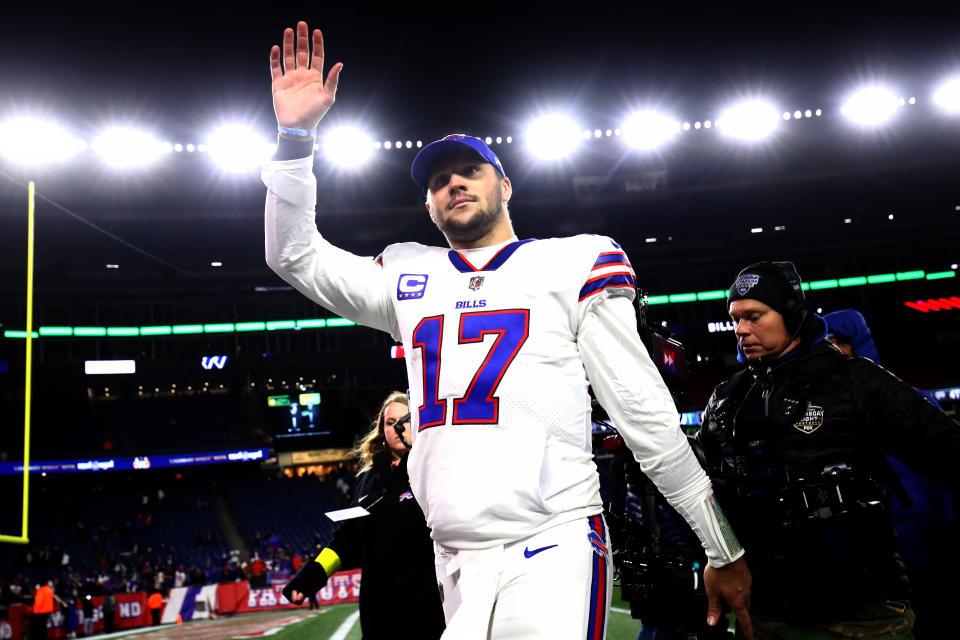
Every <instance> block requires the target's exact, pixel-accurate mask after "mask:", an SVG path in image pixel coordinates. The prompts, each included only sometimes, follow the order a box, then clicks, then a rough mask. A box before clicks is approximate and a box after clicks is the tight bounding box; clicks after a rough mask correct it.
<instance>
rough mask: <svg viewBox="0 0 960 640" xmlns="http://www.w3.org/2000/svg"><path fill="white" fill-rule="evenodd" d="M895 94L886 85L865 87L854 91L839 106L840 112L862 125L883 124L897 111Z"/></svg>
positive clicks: (897, 100)
mask: <svg viewBox="0 0 960 640" xmlns="http://www.w3.org/2000/svg"><path fill="white" fill-rule="evenodd" d="M898 103H899V99H898V98H897V94H895V93H894V92H893V91H891V90H890V89H888V88H887V87H866V88H863V89H860V90H858V91H856V92H854V93H853V94H852V95H851V96H850V97H849V98H847V101H846V102H845V103H844V104H843V106H842V107H841V108H840V112H841V113H842V114H843V115H845V116H846V117H847V118H849V119H850V120H851V121H852V122H855V123H857V124H860V125H864V126H876V125H880V124H883V123H884V122H887V121H888V120H890V118H892V117H893V114H895V113H896V112H897V106H898Z"/></svg>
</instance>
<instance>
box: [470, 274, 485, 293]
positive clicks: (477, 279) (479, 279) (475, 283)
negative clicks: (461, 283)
mask: <svg viewBox="0 0 960 640" xmlns="http://www.w3.org/2000/svg"><path fill="white" fill-rule="evenodd" d="M467 286H468V287H470V291H476V290H477V289H479V288H480V287H481V286H483V276H473V277H472V278H470V284H469V285H467Z"/></svg>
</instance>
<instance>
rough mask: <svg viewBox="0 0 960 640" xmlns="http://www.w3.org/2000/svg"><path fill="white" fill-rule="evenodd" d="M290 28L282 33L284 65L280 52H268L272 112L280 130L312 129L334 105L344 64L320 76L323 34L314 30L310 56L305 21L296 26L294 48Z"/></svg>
mask: <svg viewBox="0 0 960 640" xmlns="http://www.w3.org/2000/svg"><path fill="white" fill-rule="evenodd" d="M293 35H294V34H293V29H290V28H287V29H285V30H284V31H283V52H282V53H283V66H282V67H281V65H280V57H281V50H280V47H278V46H277V45H274V46H273V48H271V49H270V75H271V76H272V77H273V110H274V112H275V113H276V114H277V124H279V125H280V126H281V127H290V128H294V129H307V130H311V131H312V130H313V129H316V128H317V124H318V123H319V122H320V119H321V118H323V115H324V114H325V113H326V112H327V111H328V110H329V109H330V107H332V106H333V102H334V100H335V99H336V96H337V83H338V82H339V81H340V70H341V69H342V68H343V63H341V62H338V63H337V64H335V65H333V66H332V67H331V68H330V71H329V73H327V77H326V79H324V77H323V34H322V33H320V30H319V29H314V30H313V54H312V55H311V53H310V42H309V40H308V35H309V31H308V29H307V23H306V22H303V21H301V22H298V23H297V34H296V35H297V40H296V46H294V40H293Z"/></svg>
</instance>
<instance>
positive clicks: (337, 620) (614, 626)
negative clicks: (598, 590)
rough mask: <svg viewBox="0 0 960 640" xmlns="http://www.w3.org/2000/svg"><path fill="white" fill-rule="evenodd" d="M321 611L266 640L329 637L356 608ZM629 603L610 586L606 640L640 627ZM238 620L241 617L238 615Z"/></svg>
mask: <svg viewBox="0 0 960 640" xmlns="http://www.w3.org/2000/svg"><path fill="white" fill-rule="evenodd" d="M322 611H324V612H323V613H321V614H317V615H314V616H311V617H309V618H307V619H305V620H303V621H301V622H296V623H294V624H291V625H288V626H286V627H284V628H283V629H282V630H281V631H279V632H277V633H276V634H274V635H273V636H270V640H329V639H331V638H333V636H334V634H336V633H337V632H338V631H340V632H341V633H342V629H341V627H342V625H343V623H344V621H345V620H347V619H348V618H349V617H350V616H351V615H352V614H353V613H355V612H356V611H357V605H355V604H340V605H334V606H330V607H324V608H323V610H322ZM629 611H630V604H629V603H628V602H624V601H622V600H620V587H618V586H614V589H613V610H612V611H611V612H610V618H609V620H608V622H607V638H608V639H609V640H634V638H636V637H637V632H638V631H639V630H640V621H639V620H634V619H633V618H631V617H630V613H629ZM237 620H238V621H241V620H242V617H240V616H238V618H237ZM337 638H338V639H339V640H360V621H359V620H356V621H355V622H354V624H353V625H352V627H350V630H349V631H348V632H347V633H346V635H338V636H337Z"/></svg>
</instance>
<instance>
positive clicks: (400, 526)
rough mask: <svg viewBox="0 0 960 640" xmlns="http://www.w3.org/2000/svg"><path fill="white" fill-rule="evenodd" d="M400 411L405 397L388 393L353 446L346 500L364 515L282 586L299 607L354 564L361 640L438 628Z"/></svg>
mask: <svg viewBox="0 0 960 640" xmlns="http://www.w3.org/2000/svg"><path fill="white" fill-rule="evenodd" d="M407 412H408V410H407V396H406V395H404V394H402V393H400V392H393V393H391V394H390V395H388V396H387V397H386V398H385V399H384V401H383V403H382V404H381V406H380V410H379V411H378V412H377V418H376V419H375V420H374V421H373V422H372V423H371V424H370V429H369V431H368V432H367V433H366V435H364V436H362V437H361V438H360V439H359V440H358V442H357V445H356V447H354V453H355V454H356V456H357V459H358V461H359V464H360V468H359V470H358V472H357V476H358V478H359V482H358V484H357V492H356V495H357V499H356V500H355V501H354V505H355V506H361V507H363V508H365V509H367V511H369V515H366V516H363V517H360V518H355V519H352V520H346V521H344V522H343V523H342V525H341V526H340V529H339V530H337V533H336V535H335V536H334V538H333V541H332V542H330V544H329V546H327V547H326V548H324V549H323V550H322V551H321V552H320V554H319V555H318V556H317V557H316V558H315V559H314V560H312V561H311V562H307V563H306V564H304V566H303V567H302V568H301V569H300V571H298V572H297V575H296V576H294V578H293V579H292V580H291V581H290V582H289V583H288V584H287V586H285V587H284V589H283V595H284V596H285V597H286V598H287V599H288V600H290V601H291V602H293V603H294V604H301V603H302V602H303V601H304V596H305V595H306V594H308V593H316V591H317V590H319V589H321V588H322V587H323V586H324V585H325V584H326V583H327V579H328V578H329V577H330V576H331V575H333V573H334V572H336V571H337V570H339V569H354V568H357V567H362V568H363V579H362V581H361V582H360V626H361V629H362V631H363V638H364V640H379V639H381V638H384V639H387V638H389V639H390V640H395V639H396V638H398V637H400V638H413V637H416V638H425V639H428V640H429V639H436V638H439V637H440V636H441V634H442V633H443V629H444V622H443V609H442V607H441V604H440V593H439V591H438V589H437V579H436V572H435V569H434V560H433V542H432V541H431V540H430V529H428V528H427V523H426V520H425V519H424V517H423V511H421V510H420V505H418V504H417V501H416V500H414V498H413V494H412V493H411V491H410V479H409V478H408V476H407V452H408V451H409V450H410V445H411V443H412V434H411V433H410V425H409V422H408V421H405V420H404V418H405V416H406V415H407Z"/></svg>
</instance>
